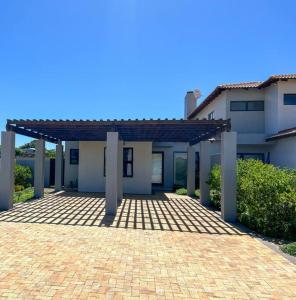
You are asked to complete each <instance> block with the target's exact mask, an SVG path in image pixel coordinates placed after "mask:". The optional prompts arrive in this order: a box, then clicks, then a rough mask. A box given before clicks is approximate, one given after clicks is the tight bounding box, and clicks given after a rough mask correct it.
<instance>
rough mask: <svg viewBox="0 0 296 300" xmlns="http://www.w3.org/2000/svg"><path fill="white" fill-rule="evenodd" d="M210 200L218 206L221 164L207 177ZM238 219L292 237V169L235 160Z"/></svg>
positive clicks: (295, 177)
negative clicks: (236, 161)
mask: <svg viewBox="0 0 296 300" xmlns="http://www.w3.org/2000/svg"><path fill="white" fill-rule="evenodd" d="M208 183H209V185H210V189H211V202H212V203H213V205H214V206H216V207H220V206H221V204H220V201H221V168H220V166H214V168H213V169H212V171H211V174H210V178H209V181H208ZM237 210H238V220H239V221H240V222H241V223H243V224H245V225H246V226H248V227H249V228H251V229H253V230H255V231H257V232H259V233H262V234H265V235H267V236H271V237H277V238H285V239H292V240H295V239H296V170H289V169H279V168H277V167H275V166H273V165H269V164H264V163H262V162H261V161H258V160H252V159H250V160H238V163H237Z"/></svg>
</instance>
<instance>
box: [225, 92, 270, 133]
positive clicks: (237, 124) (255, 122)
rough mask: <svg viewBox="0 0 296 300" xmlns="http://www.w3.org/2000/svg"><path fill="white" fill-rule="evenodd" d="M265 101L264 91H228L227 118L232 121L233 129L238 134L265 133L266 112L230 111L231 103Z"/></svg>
mask: <svg viewBox="0 0 296 300" xmlns="http://www.w3.org/2000/svg"><path fill="white" fill-rule="evenodd" d="M257 100H258V101H264V91H263V90H258V89H248V90H243V89H238V90H230V91H227V113H226V118H227V119H231V129H232V130H233V131H236V132H237V133H264V132H265V120H264V118H265V116H264V111H230V102H231V101H257Z"/></svg>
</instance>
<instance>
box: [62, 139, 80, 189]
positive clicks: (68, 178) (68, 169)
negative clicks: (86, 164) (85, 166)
mask: <svg viewBox="0 0 296 300" xmlns="http://www.w3.org/2000/svg"><path fill="white" fill-rule="evenodd" d="M70 149H79V142H74V141H71V142H65V171H64V172H65V173H64V185H65V187H71V186H72V187H74V186H75V185H77V182H78V165H70Z"/></svg>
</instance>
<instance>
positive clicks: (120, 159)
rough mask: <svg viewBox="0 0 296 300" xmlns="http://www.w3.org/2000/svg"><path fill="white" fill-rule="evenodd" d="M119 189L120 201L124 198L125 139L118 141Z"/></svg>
mask: <svg viewBox="0 0 296 300" xmlns="http://www.w3.org/2000/svg"><path fill="white" fill-rule="evenodd" d="M117 174H118V189H117V200H118V203H120V202H121V201H122V198H123V187H122V176H123V141H118V172H117Z"/></svg>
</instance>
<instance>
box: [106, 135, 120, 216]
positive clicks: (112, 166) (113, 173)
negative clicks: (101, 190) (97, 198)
mask: <svg viewBox="0 0 296 300" xmlns="http://www.w3.org/2000/svg"><path fill="white" fill-rule="evenodd" d="M118 149H119V140H118V132H107V147H106V207H105V210H106V214H107V215H113V216H115V215H116V210H117V202H118V190H119V187H118V186H119V184H118V183H119V176H118V170H119V166H118V164H119V161H118V158H119V154H118V153H119V151H118Z"/></svg>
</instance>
